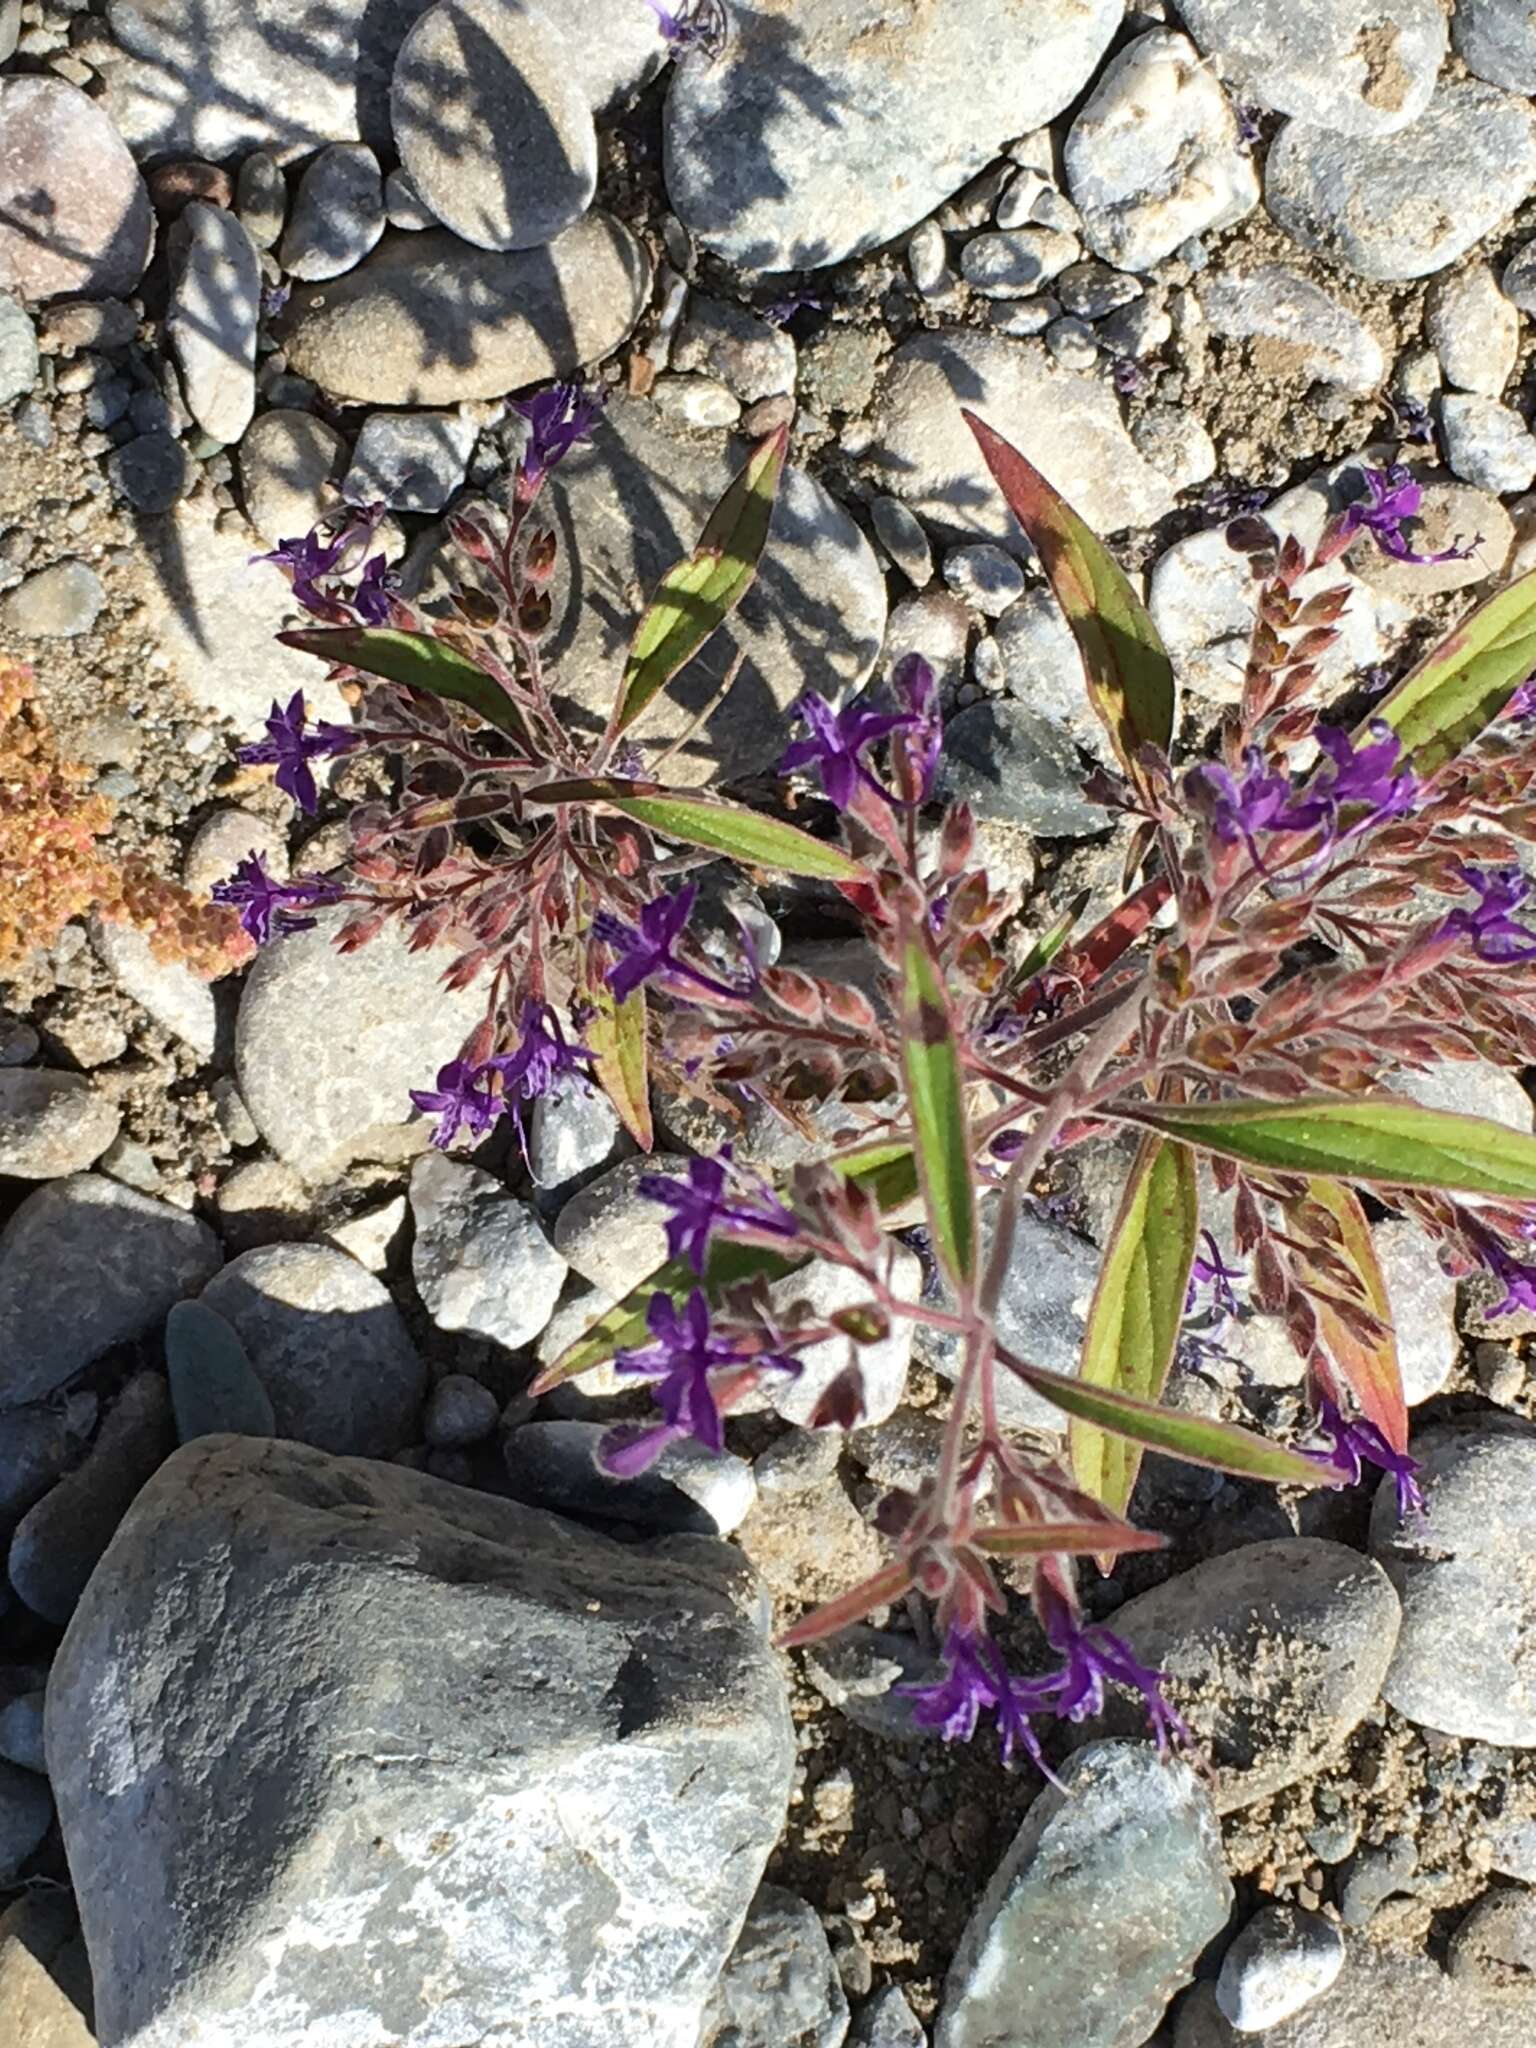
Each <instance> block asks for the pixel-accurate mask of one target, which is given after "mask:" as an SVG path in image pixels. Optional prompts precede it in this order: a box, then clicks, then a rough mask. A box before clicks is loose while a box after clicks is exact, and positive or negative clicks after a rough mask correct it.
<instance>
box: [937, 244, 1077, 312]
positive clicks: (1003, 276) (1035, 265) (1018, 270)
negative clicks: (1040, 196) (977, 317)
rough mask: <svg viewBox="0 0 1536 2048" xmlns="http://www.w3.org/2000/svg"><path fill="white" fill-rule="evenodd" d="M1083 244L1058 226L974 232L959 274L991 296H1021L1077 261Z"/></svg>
mask: <svg viewBox="0 0 1536 2048" xmlns="http://www.w3.org/2000/svg"><path fill="white" fill-rule="evenodd" d="M1081 254H1082V244H1081V243H1080V242H1079V241H1078V240H1077V239H1076V237H1075V236H1073V235H1064V234H1062V233H1060V232H1059V231H1058V230H1057V229H1056V228H1013V229H1011V230H1009V232H1007V233H1006V234H994V235H973V236H972V237H971V239H970V240H969V241H968V242H967V243H966V245H965V247H964V248H963V249H962V250H961V252H960V274H961V276H962V277H963V278H964V279H965V281H966V283H967V284H968V285H969V286H970V287H971V289H972V290H973V291H978V292H981V293H982V294H983V296H984V297H986V298H989V299H1022V298H1027V297H1029V296H1030V294H1031V293H1034V292H1038V291H1040V290H1041V289H1042V288H1043V287H1044V286H1045V285H1047V284H1049V283H1050V281H1051V279H1052V278H1053V277H1055V276H1056V275H1057V274H1058V272H1060V271H1063V270H1065V269H1066V267H1067V265H1068V264H1069V263H1075V262H1076V260H1077V258H1078V257H1079V256H1080V255H1081Z"/></svg>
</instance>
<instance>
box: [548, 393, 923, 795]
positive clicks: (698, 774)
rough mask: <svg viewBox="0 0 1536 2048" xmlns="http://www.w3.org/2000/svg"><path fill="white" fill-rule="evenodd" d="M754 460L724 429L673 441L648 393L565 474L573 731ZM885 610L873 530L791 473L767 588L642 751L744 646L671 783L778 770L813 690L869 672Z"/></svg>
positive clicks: (561, 588)
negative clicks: (794, 709)
mask: <svg viewBox="0 0 1536 2048" xmlns="http://www.w3.org/2000/svg"><path fill="white" fill-rule="evenodd" d="M747 454H748V447H747V444H745V443H743V442H740V441H732V440H730V439H729V438H728V437H727V436H726V435H725V434H723V433H718V434H713V435H711V436H709V437H708V439H704V438H703V437H701V436H698V435H679V434H677V433H674V432H668V431H667V429H666V428H665V426H664V425H663V424H662V423H661V421H660V420H659V419H658V417H657V415H656V413H655V411H654V409H653V408H652V407H650V406H648V405H646V404H645V403H644V402H643V401H642V400H638V399H615V400H614V401H613V402H612V403H611V404H610V405H609V407H608V409H607V412H606V414H605V415H604V417H603V419H602V420H601V421H600V422H599V423H598V425H597V427H596V429H595V430H594V432H593V436H592V439H591V441H590V443H588V444H587V445H585V446H583V447H580V448H577V449H574V450H573V451H572V452H571V454H570V455H568V456H567V457H566V459H565V460H564V461H563V462H562V463H561V465H560V467H559V468H558V469H557V470H556V471H555V472H554V474H553V476H552V477H551V479H550V481H549V483H548V485H547V486H546V488H545V493H544V499H543V501H542V502H543V503H544V504H545V505H546V506H547V510H548V512H549V516H550V517H551V518H552V519H553V520H554V521H555V524H556V527H557V529H558V531H559V535H560V558H559V561H558V563H557V565H556V570H555V576H554V579H553V582H552V584H551V586H550V588H551V594H552V597H553V600H554V619H553V625H552V627H551V634H550V639H549V641H548V643H547V644H548V649H549V659H550V660H551V661H552V662H553V663H554V664H555V665H556V668H557V682H556V688H557V692H558V694H559V697H560V700H561V701H562V703H564V704H566V705H567V706H569V707H570V715H571V719H572V725H573V728H575V729H577V730H580V731H582V732H590V733H593V734H595V733H596V732H597V731H598V730H600V728H601V726H602V724H603V721H604V720H605V719H606V718H607V715H608V710H609V706H610V705H611V704H612V702H613V696H614V692H615V691H616V690H617V688H618V686H619V680H620V677H621V675H622V672H623V666H624V659H625V656H626V654H627V652H628V648H629V643H630V639H631V636H632V634H633V632H634V628H635V623H636V621H637V619H638V617H639V602H637V600H639V601H643V600H642V599H641V594H642V593H649V592H650V591H651V590H653V589H654V588H655V586H656V584H657V583H658V582H659V581H660V580H661V578H662V577H663V576H664V575H665V574H666V572H667V570H668V569H670V568H671V567H672V566H673V564H674V563H676V562H678V561H680V560H681V559H682V558H683V557H684V556H685V555H687V554H690V553H691V552H692V550H693V549H694V548H695V547H696V546H697V545H698V539H699V534H700V532H701V531H702V529H703V526H704V523H705V521H706V519H707V518H708V516H709V514H710V511H711V510H712V509H713V507H714V505H715V503H716V501H717V500H718V499H719V498H720V496H721V495H722V493H723V492H724V491H725V489H726V487H727V485H728V484H729V482H730V481H731V478H732V477H733V476H734V475H735V474H736V472H737V471H738V470H739V469H740V467H741V465H742V463H743V462H744V461H745V460H746V458H747ZM575 565H579V568H578V567H577V566H575ZM885 602H886V601H885V578H884V575H883V574H882V572H881V569H880V565H879V563H878V562H877V561H876V559H875V553H874V550H873V548H871V546H870V545H869V542H868V541H867V540H866V539H865V538H864V535H863V534H862V533H861V532H860V531H859V529H858V527H857V526H855V525H854V523H853V521H852V520H851V519H850V518H849V516H848V514H847V513H846V512H845V511H844V510H843V508H842V507H841V506H840V505H839V504H838V503H837V502H836V500H835V499H834V498H833V497H832V496H831V495H830V494H829V493H828V492H827V491H826V490H824V489H823V488H822V486H821V485H820V484H819V483H815V482H813V481H812V479H811V478H810V477H808V476H807V475H806V474H805V472H804V471H803V470H800V469H796V468H794V467H792V466H791V467H788V468H786V470H785V472H784V476H783V479H782V481H781V483H780V487H779V494H778V499H777V502H776V504H775V506H774V511H773V519H772V523H771V525H770V527H769V532H768V544H767V547H766V548H765V550H764V552H763V558H762V567H761V570H760V573H759V575H758V577H757V580H756V581H755V583H754V584H753V586H752V588H751V589H750V590H749V591H748V592H747V594H746V596H745V597H744V598H743V599H742V601H741V603H740V605H739V606H738V607H737V609H736V610H735V612H734V613H733V614H732V615H731V618H730V620H729V621H728V623H727V624H726V625H724V626H723V627H722V628H721V629H720V630H719V631H718V632H717V633H715V634H713V635H712V636H711V637H710V640H709V642H708V644H707V646H706V647H705V648H704V650H703V652H702V653H701V654H700V655H699V656H697V657H696V658H695V659H694V660H693V661H691V662H689V663H688V664H687V666H686V667H684V668H683V669H682V670H681V671H680V673H679V674H678V675H677V676H675V677H674V678H673V680H672V681H671V683H670V684H669V685H668V687H667V689H666V690H665V691H664V692H663V693H662V694H661V696H659V697H658V698H657V699H656V700H655V703H654V705H653V707H652V708H651V710H650V711H649V712H647V713H646V715H645V716H644V717H642V718H640V719H638V720H636V722H635V724H634V725H633V726H631V727H630V729H629V736H630V737H632V738H633V739H634V740H636V741H637V742H638V743H639V744H640V745H641V746H642V747H649V746H657V747H665V746H666V745H668V744H669V743H670V742H671V741H672V740H673V739H675V738H676V737H678V736H679V734H680V733H681V732H682V730H683V727H684V725H685V724H687V723H691V721H692V719H693V717H694V715H695V714H696V713H697V712H698V711H699V710H700V709H701V708H702V707H703V706H704V705H705V704H706V703H708V702H709V701H710V700H711V699H712V698H713V697H714V696H715V695H716V693H717V691H718V689H719V686H720V683H721V681H722V679H723V677H724V675H725V671H726V669H727V667H728V665H729V664H730V662H731V661H732V660H733V659H734V658H735V656H736V654H737V653H738V652H745V654H746V661H745V664H744V665H743V667H742V670H741V673H740V675H739V676H738V678H737V680H736V683H735V686H734V687H733V688H732V690H731V691H730V693H729V694H728V695H727V696H726V698H725V699H724V701H723V702H722V703H720V704H719V705H718V707H717V708H716V709H715V710H714V711H713V712H711V714H710V715H709V717H708V718H707V719H706V720H705V721H704V724H703V725H702V726H701V727H700V729H699V731H698V732H697V733H695V734H694V735H693V737H692V738H691V739H690V740H688V742H687V743H686V745H685V746H683V748H682V749H681V750H680V751H679V753H678V754H676V755H675V756H674V757H673V759H672V760H671V761H670V762H669V763H668V764H667V770H666V779H667V780H668V781H669V782H671V783H674V784H682V783H696V782H701V781H705V780H707V779H708V778H709V777H710V776H712V775H714V774H716V773H717V772H719V771H720V770H721V769H723V770H724V771H725V772H726V773H727V774H730V775H733V776H735V775H745V774H750V773H751V772H752V771H753V770H754V769H757V768H763V767H766V766H768V765H769V764H770V763H772V762H773V761H775V760H777V758H778V756H779V754H780V753H781V752H782V751H783V749H784V747H785V745H786V744H787V743H788V739H789V723H788V720H787V717H786V713H787V712H788V709H789V706H790V704H791V703H792V702H793V701H794V699H795V698H796V697H797V696H798V695H799V693H800V691H801V690H802V689H804V688H805V687H807V686H808V685H809V686H812V687H814V688H816V689H818V690H820V691H822V692H823V693H825V694H826V695H828V696H830V697H834V698H837V697H841V696H842V695H844V694H846V693H847V692H850V691H852V690H853V689H855V688H857V686H858V685H859V684H860V683H861V682H863V681H864V680H865V678H866V677H867V676H868V675H869V673H870V671H871V670H872V669H873V667H874V665H875V660H876V657H877V656H878V654H879V652H880V641H881V635H882V633H883V631H884V628H885Z"/></svg>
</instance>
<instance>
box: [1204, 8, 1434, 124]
mask: <svg viewBox="0 0 1536 2048" xmlns="http://www.w3.org/2000/svg"><path fill="white" fill-rule="evenodd" d="M1179 14H1180V16H1181V18H1182V19H1183V22H1184V26H1185V27H1186V28H1187V29H1188V30H1189V32H1190V34H1191V35H1192V36H1193V37H1194V39H1195V41H1196V42H1197V43H1198V44H1199V45H1200V47H1201V49H1202V50H1204V51H1205V52H1206V54H1207V55H1208V56H1211V57H1214V58H1215V60H1216V67H1217V69H1218V71H1219V72H1220V73H1221V75H1222V76H1223V77H1224V78H1225V79H1227V80H1228V82H1229V83H1230V84H1231V86H1232V88H1233V90H1234V92H1235V93H1236V95H1237V96H1238V97H1239V98H1241V99H1248V100H1257V101H1258V102H1259V103H1260V104H1261V105H1262V106H1266V107H1272V108H1273V109H1274V110H1275V112H1276V113H1278V114H1295V115H1296V116H1297V117H1298V118H1299V119H1301V120H1303V121H1310V122H1312V123H1313V124H1314V125H1315V126H1316V127H1319V128H1327V129H1333V130H1336V131H1337V132H1339V133H1341V134H1345V135H1386V134H1390V133H1392V132H1393V131H1394V130H1396V129H1399V128H1402V127H1404V126H1405V125H1406V124H1407V123H1408V122H1409V121H1412V120H1415V119H1416V118H1417V117H1418V116H1419V115H1420V114H1422V113H1423V111H1424V109H1425V107H1426V106H1427V105H1428V104H1429V96H1430V94H1431V93H1432V92H1433V91H1434V86H1435V78H1436V76H1437V74H1438V72H1439V70H1440V63H1441V59H1442V58H1443V57H1444V56H1445V46H1446V30H1445V16H1444V14H1443V13H1442V12H1441V10H1440V8H1439V6H1438V5H1437V4H1436V0H1389V4H1387V5H1384V6H1380V7H1376V8H1374V9H1362V8H1360V7H1357V6H1354V5H1352V4H1351V0H1268V4H1267V5H1266V6H1265V7H1264V8H1263V9H1262V10H1258V9H1255V8H1253V7H1251V6H1247V5H1244V0H1181V4H1180V7H1179Z"/></svg>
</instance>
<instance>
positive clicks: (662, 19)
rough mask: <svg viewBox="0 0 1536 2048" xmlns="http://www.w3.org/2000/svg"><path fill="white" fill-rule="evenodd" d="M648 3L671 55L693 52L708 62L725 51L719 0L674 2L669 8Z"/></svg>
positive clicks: (661, 2) (653, 1)
mask: <svg viewBox="0 0 1536 2048" xmlns="http://www.w3.org/2000/svg"><path fill="white" fill-rule="evenodd" d="M648 4H649V6H650V9H651V12H652V13H653V14H654V15H655V17H656V25H657V27H658V28H659V29H660V30H661V33H662V34H663V36H665V38H666V40H667V44H668V47H669V48H670V49H671V51H672V54H673V55H674V56H678V57H680V56H683V55H685V54H686V53H687V52H688V51H689V50H697V51H698V52H699V54H700V55H701V56H704V57H707V58H709V59H711V61H712V60H713V59H714V58H716V57H718V56H719V55H720V52H721V51H722V50H723V49H724V48H725V9H724V7H723V6H722V5H721V4H720V0H676V4H675V5H673V6H670V7H669V6H667V5H665V4H664V0H648Z"/></svg>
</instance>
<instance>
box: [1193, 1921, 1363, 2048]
mask: <svg viewBox="0 0 1536 2048" xmlns="http://www.w3.org/2000/svg"><path fill="white" fill-rule="evenodd" d="M1343 1967H1344V1937H1343V1935H1342V1934H1340V1932H1339V1930H1338V1928H1337V1927H1336V1926H1335V1925H1334V1923H1333V1922H1332V1921H1331V1920H1325V1919H1324V1918H1323V1916H1322V1914H1321V1913H1304V1912H1301V1911H1299V1910H1298V1909H1297V1908H1296V1907H1294V1906H1281V1905H1274V1904H1270V1905H1266V1906H1261V1907H1260V1909H1259V1911H1258V1912H1257V1913H1255V1914H1254V1916H1253V1918H1252V1919H1251V1920H1250V1921H1249V1922H1248V1925H1247V1926H1246V1927H1245V1928H1244V1929H1243V1931H1242V1933H1241V1934H1239V1935H1238V1937H1237V1939H1236V1941H1234V1942H1233V1944H1232V1946H1231V1947H1230V1948H1229V1949H1228V1950H1227V1952H1226V1954H1225V1955H1224V1956H1223V1957H1222V1959H1221V1974H1220V1976H1219V1977H1218V1978H1217V1979H1216V2003H1217V2005H1218V2006H1220V2008H1221V2010H1222V2012H1223V2013H1224V2014H1225V2015H1226V2017H1227V2018H1228V2019H1229V2020H1230V2021H1231V2022H1232V2024H1233V2026H1234V2027H1236V2028H1237V2030H1238V2032H1239V2033H1241V2034H1259V2033H1262V2032H1263V2031H1264V2029H1265V2028H1266V2027H1277V2026H1279V2024H1280V2022H1281V2021H1282V2020H1288V2019H1290V2018H1291V2016H1292V2015H1293V2014H1294V2013H1298V2012H1300V2011H1301V2010H1302V2009H1303V2008H1304V2007H1305V2006H1308V2005H1310V2004H1311V2003H1312V2001H1313V1999H1314V1998H1321V1997H1322V1995H1323V1993H1324V1992H1325V1991H1326V1990H1328V1988H1329V1987H1330V1985H1332V1983H1333V1982H1334V1980H1335V1979H1336V1978H1337V1976H1338V1974H1339V1972H1340V1970H1342V1969H1343Z"/></svg>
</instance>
